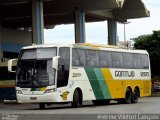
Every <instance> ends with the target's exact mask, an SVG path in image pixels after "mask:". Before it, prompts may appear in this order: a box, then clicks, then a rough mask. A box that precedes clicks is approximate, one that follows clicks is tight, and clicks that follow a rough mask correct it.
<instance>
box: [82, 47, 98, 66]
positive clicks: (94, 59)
mask: <svg viewBox="0 0 160 120" xmlns="http://www.w3.org/2000/svg"><path fill="white" fill-rule="evenodd" d="M85 53H86V66H87V67H99V56H98V52H97V51H95V50H85Z"/></svg>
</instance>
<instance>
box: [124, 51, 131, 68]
mask: <svg viewBox="0 0 160 120" xmlns="http://www.w3.org/2000/svg"><path fill="white" fill-rule="evenodd" d="M123 67H124V68H128V69H132V68H133V66H132V54H130V53H123Z"/></svg>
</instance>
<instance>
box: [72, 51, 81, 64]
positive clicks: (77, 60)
mask: <svg viewBox="0 0 160 120" xmlns="http://www.w3.org/2000/svg"><path fill="white" fill-rule="evenodd" d="M72 65H73V66H80V58H79V55H78V52H77V49H72Z"/></svg>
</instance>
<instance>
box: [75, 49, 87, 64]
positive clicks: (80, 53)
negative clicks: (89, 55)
mask: <svg viewBox="0 0 160 120" xmlns="http://www.w3.org/2000/svg"><path fill="white" fill-rule="evenodd" d="M77 53H78V57H79V59H80V60H79V61H80V66H86V58H85V57H86V55H85V50H81V49H77Z"/></svg>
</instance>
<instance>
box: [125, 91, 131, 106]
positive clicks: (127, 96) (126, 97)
mask: <svg viewBox="0 0 160 120" xmlns="http://www.w3.org/2000/svg"><path fill="white" fill-rule="evenodd" d="M131 98H132V91H131V90H130V89H129V88H127V89H126V94H125V98H124V103H126V104H130V103H131Z"/></svg>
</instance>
